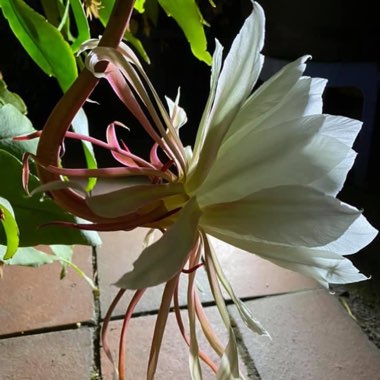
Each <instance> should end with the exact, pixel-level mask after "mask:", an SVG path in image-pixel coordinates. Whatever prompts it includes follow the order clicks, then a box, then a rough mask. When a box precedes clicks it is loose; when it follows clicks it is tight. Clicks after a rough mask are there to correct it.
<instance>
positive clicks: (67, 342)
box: [0, 230, 380, 380]
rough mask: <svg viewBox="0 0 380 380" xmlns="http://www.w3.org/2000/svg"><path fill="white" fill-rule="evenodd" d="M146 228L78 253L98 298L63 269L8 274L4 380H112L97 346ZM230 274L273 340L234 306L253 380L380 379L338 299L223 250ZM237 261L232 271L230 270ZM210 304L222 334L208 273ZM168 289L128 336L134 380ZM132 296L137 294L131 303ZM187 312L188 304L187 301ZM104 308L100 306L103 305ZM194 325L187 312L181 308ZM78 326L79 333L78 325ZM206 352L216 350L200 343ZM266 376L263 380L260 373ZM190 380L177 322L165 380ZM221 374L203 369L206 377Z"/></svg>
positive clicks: (144, 305) (0, 356)
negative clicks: (94, 278) (257, 333)
mask: <svg viewBox="0 0 380 380" xmlns="http://www.w3.org/2000/svg"><path fill="white" fill-rule="evenodd" d="M144 233H145V232H144V231H143V230H137V231H134V232H128V233H122V232H117V233H107V234H102V238H103V245H102V246H101V247H99V248H98V249H97V250H96V251H97V252H96V257H94V259H96V260H95V262H97V265H96V266H95V268H93V267H92V259H93V257H92V256H91V254H92V251H91V249H89V248H85V247H77V248H76V251H75V255H74V259H75V262H76V264H77V265H79V266H80V267H81V268H82V269H84V271H85V272H86V273H87V274H88V275H89V276H92V275H93V270H95V271H96V273H97V275H98V279H99V287H100V299H99V302H97V301H96V300H94V298H93V295H92V292H91V289H90V288H89V286H88V285H87V283H86V282H85V281H84V280H82V279H81V278H80V277H78V275H77V274H76V273H74V272H73V271H69V275H68V276H67V278H66V279H64V280H63V281H60V280H59V279H58V278H59V266H55V265H51V266H46V267H41V268H38V269H28V268H16V267H15V268H8V267H7V268H5V277H4V279H3V280H2V281H1V282H0V305H1V308H0V369H1V370H0V380H11V379H12V380H24V379H25V380H26V379H31V380H40V379H41V380H44V379H58V380H60V379H62V380H63V379H69V380H71V379H72V380H95V379H98V378H99V377H97V376H96V373H97V372H99V373H100V372H102V374H103V379H104V380H111V379H112V366H111V365H110V363H109V362H108V360H107V359H106V358H105V356H104V353H103V352H102V351H101V348H100V347H99V346H100V345H99V340H98V330H99V329H98V326H99V323H101V317H102V315H103V316H104V313H105V311H106V308H107V307H108V305H109V303H110V302H111V299H112V297H113V295H114V293H115V292H116V289H115V288H114V287H112V286H111V285H110V284H111V283H112V282H114V281H116V280H117V279H118V277H119V276H121V275H122V274H123V273H124V272H125V271H127V270H128V268H130V267H131V265H132V262H133V260H134V259H135V258H136V257H137V255H138V253H139V252H140V250H141V242H142V240H143V237H144ZM216 245H217V251H218V253H219V254H220V260H221V262H222V265H223V266H224V268H225V269H226V275H227V276H228V277H229V279H230V280H231V283H232V284H233V286H234V288H235V290H236V292H237V294H238V295H239V296H240V297H243V298H244V299H245V300H246V301H247V305H248V307H249V308H250V309H251V310H252V313H253V314H254V315H255V316H256V317H257V318H258V319H259V320H260V321H261V322H262V323H263V325H264V326H265V327H266V328H267V330H269V332H270V333H271V335H272V338H273V340H272V341H271V340H269V339H268V338H264V337H257V336H255V335H253V334H252V333H250V332H249V331H247V328H246V327H245V326H243V325H242V323H241V322H240V320H239V318H238V317H237V315H236V311H235V310H234V308H233V307H232V306H230V312H231V315H232V316H233V318H234V320H235V321H236V324H237V326H236V328H235V331H236V333H237V336H238V341H239V347H240V351H241V354H242V358H243V360H242V363H241V367H242V369H243V372H245V373H247V374H248V375H247V378H248V379H250V380H257V379H261V380H321V379H324V380H325V379H326V380H340V379H342V380H343V379H353V380H372V379H376V378H377V377H376V376H378V373H380V351H379V350H378V349H377V348H376V347H375V346H374V345H373V344H372V343H371V342H370V341H369V340H368V338H367V336H366V335H365V334H364V333H363V331H362V330H361V329H360V328H359V327H358V325H357V323H356V322H355V321H354V320H353V319H352V318H351V317H350V316H349V315H348V313H347V311H346V309H345V308H344V307H343V306H342V305H341V304H340V303H339V301H338V300H337V298H336V297H333V296H332V295H330V294H328V293H327V292H326V291H325V290H324V289H321V288H320V287H319V286H317V285H316V284H315V283H314V282H313V281H311V280H309V279H306V278H304V277H302V276H300V275H298V274H294V273H292V272H289V271H286V270H283V269H280V268H277V267H275V266H273V265H271V264H268V263H266V262H265V261H263V260H261V259H258V258H255V257H254V256H252V255H249V254H246V253H243V252H241V251H239V250H236V249H231V248H227V247H226V246H224V245H221V244H220V243H218V242H217V243H216ZM231 263H233V265H231ZM199 272H200V276H199V285H200V288H201V289H203V293H202V299H203V300H204V301H205V302H207V305H210V306H207V307H206V310H207V313H208V314H209V315H210V319H211V320H212V321H213V324H214V326H215V328H216V330H217V332H218V333H220V334H221V336H222V339H224V341H225V337H226V335H225V331H224V328H223V326H222V323H221V322H220V320H218V318H217V313H216V308H215V307H214V306H213V305H212V303H211V302H210V301H211V296H210V292H209V290H208V289H207V286H206V285H205V276H204V274H203V275H202V273H201V271H199ZM161 292H162V289H161V288H160V287H157V288H154V289H151V290H150V293H147V294H146V296H145V297H144V298H143V300H142V301H141V305H140V306H139V308H138V309H137V312H136V315H135V316H134V318H132V321H131V325H130V329H129V330H128V333H127V347H128V352H127V368H128V376H127V379H134V380H143V379H145V375H144V371H145V369H146V360H147V355H148V352H149V343H150V339H151V334H152V330H153V327H154V321H155V312H156V310H157V307H158V305H159V301H160V296H161ZM129 298H130V296H129ZM127 300H128V296H127V297H126V299H125V300H123V301H122V302H121V304H120V306H119V307H118V308H117V310H116V312H115V320H114V321H112V323H111V326H110V327H111V328H110V345H111V348H112V350H113V351H114V352H115V351H116V350H117V344H118V336H119V331H120V326H121V321H120V319H121V316H122V315H123V313H124V312H125V308H126V305H127ZM182 303H183V304H184V305H185V303H186V300H185V297H182ZM98 306H100V308H99V307H98ZM183 314H184V319H186V310H183ZM77 324H78V326H80V327H79V328H78V327H77ZM200 342H201V345H202V347H205V350H206V351H207V350H209V349H208V348H207V345H205V344H204V342H203V341H202V340H201V339H200ZM256 372H258V374H257V373H256ZM170 378H171V379H178V380H188V379H190V377H189V375H188V351H187V347H186V345H185V343H184V342H183V339H182V337H181V336H180V334H179V332H178V328H177V326H176V323H175V320H174V318H173V317H170V318H169V322H168V329H167V331H166V334H165V336H164V342H163V349H162V352H161V355H160V361H159V367H158V370H157V376H156V379H157V380H166V379H170ZM212 378H213V375H212V374H211V372H210V371H209V370H208V369H207V368H205V369H204V379H206V380H208V379H210V380H211V379H212Z"/></svg>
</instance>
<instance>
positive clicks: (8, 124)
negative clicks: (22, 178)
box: [0, 104, 38, 173]
mask: <svg viewBox="0 0 380 380" xmlns="http://www.w3.org/2000/svg"><path fill="white" fill-rule="evenodd" d="M32 132H35V129H34V128H33V126H32V123H31V122H30V120H29V119H28V118H27V117H26V116H25V115H23V114H22V113H21V112H20V111H19V110H18V109H17V108H16V107H15V106H14V105H12V104H5V105H3V106H1V105H0V149H3V150H6V151H7V152H9V153H11V154H12V155H14V156H16V157H17V158H18V159H19V160H21V158H22V156H23V154H24V153H25V152H30V153H35V152H36V150H37V144H38V139H33V140H25V141H14V140H13V137H14V136H20V135H27V134H29V133H32ZM0 170H1V169H0ZM7 173H8V172H7Z"/></svg>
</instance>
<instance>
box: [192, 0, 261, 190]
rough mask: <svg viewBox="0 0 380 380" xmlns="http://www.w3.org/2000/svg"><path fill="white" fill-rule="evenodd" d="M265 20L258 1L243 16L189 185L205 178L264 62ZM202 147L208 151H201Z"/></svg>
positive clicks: (204, 122)
mask: <svg viewBox="0 0 380 380" xmlns="http://www.w3.org/2000/svg"><path fill="white" fill-rule="evenodd" d="M264 23H265V19H264V12H263V10H262V8H261V7H260V5H258V4H257V3H254V9H253V12H252V13H251V15H250V16H249V17H248V18H247V19H246V21H245V23H244V25H243V27H242V28H241V30H240V33H239V34H238V35H237V36H236V38H235V40H234V42H233V43H232V46H231V49H230V51H229V53H228V55H227V57H226V59H225V61H224V63H223V69H222V71H221V73H220V76H219V79H218V84H217V88H216V91H215V98H214V102H213V105H212V108H211V111H210V113H209V114H207V115H206V117H207V118H206V119H202V123H201V127H200V130H199V132H198V135H199V137H198V136H197V139H196V144H195V149H194V161H193V163H192V165H191V168H190V176H189V180H188V186H189V187H190V188H195V187H196V186H198V185H199V183H200V182H201V181H202V179H203V178H204V176H205V174H206V172H207V168H208V167H209V166H210V165H211V164H212V161H213V160H214V159H215V156H216V153H217V151H218V149H219V146H220V144H221V142H222V140H223V138H224V136H225V134H226V133H227V131H228V128H229V126H230V124H231V122H232V120H233V118H234V117H235V115H236V113H237V112H238V111H239V109H240V107H241V106H242V104H243V103H244V102H245V101H246V99H247V97H248V95H249V94H250V92H251V91H252V89H253V86H254V85H255V83H256V81H257V78H258V76H259V73H260V71H261V67H262V64H263V57H262V56H261V54H260V51H261V49H262V47H263V41H264ZM206 109H207V107H206ZM201 151H202V154H200V152H201ZM205 151H206V152H209V153H210V154H209V155H204V154H203V152H205Z"/></svg>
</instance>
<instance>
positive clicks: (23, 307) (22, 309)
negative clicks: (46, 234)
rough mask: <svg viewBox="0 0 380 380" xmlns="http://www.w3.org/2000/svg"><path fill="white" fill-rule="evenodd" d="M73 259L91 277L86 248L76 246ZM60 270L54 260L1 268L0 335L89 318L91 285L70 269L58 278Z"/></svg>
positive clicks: (90, 312) (90, 318) (90, 260)
mask: <svg viewBox="0 0 380 380" xmlns="http://www.w3.org/2000/svg"><path fill="white" fill-rule="evenodd" d="M42 249H43V248H42ZM74 262H75V263H76V265H78V266H79V267H80V268H81V270H83V271H84V272H85V273H86V274H87V275H88V276H90V277H92V249H91V248H90V247H84V246H76V247H75V248H74ZM60 271H61V266H60V264H58V263H54V264H49V265H44V266H41V267H39V268H27V267H16V266H15V267H12V266H9V267H8V266H7V267H4V276H3V279H2V280H0V305H1V307H0V336H1V335H6V334H14V333H18V332H22V331H29V330H35V329H41V328H46V327H54V326H62V325H68V324H75V323H77V322H83V321H90V320H93V318H94V309H93V295H92V290H91V288H90V287H89V286H88V284H87V283H86V282H85V281H84V280H83V278H81V277H80V276H79V275H78V274H77V273H76V272H75V271H73V270H72V269H68V271H67V276H66V277H65V278H64V279H62V280H60V279H59V278H60V277H59V276H60Z"/></svg>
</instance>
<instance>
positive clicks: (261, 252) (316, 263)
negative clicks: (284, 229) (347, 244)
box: [205, 227, 373, 287]
mask: <svg viewBox="0 0 380 380" xmlns="http://www.w3.org/2000/svg"><path fill="white" fill-rule="evenodd" d="M205 230H206V232H207V233H209V234H210V235H213V236H215V237H216V238H218V239H221V240H223V241H225V242H227V243H229V244H232V245H234V246H236V247H238V248H241V249H244V250H246V251H248V252H251V253H254V254H256V255H258V256H260V257H262V258H263V259H266V260H269V261H271V262H273V263H274V264H276V265H279V266H281V267H283V268H286V269H290V270H292V271H295V272H299V273H302V274H304V275H305V276H308V277H311V278H314V279H315V280H316V281H318V282H319V283H321V284H322V285H323V286H325V287H328V284H329V283H331V284H345V283H351V282H357V281H363V280H366V279H367V277H366V276H364V275H363V274H361V273H359V271H358V269H357V268H355V267H354V266H353V265H352V263H351V262H350V261H349V260H348V259H346V258H345V257H343V256H341V255H338V254H337V253H334V252H329V251H324V250H319V249H313V248H302V247H288V246H282V245H279V244H268V243H260V242H256V241H253V240H247V239H244V238H240V237H239V236H230V235H229V234H225V233H222V232H220V231H216V230H214V229H213V228H212V227H211V228H209V227H207V228H205ZM372 239H373V236H372V235H371V234H368V235H367V243H366V244H368V243H369V242H370V241H371V240H372Z"/></svg>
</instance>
